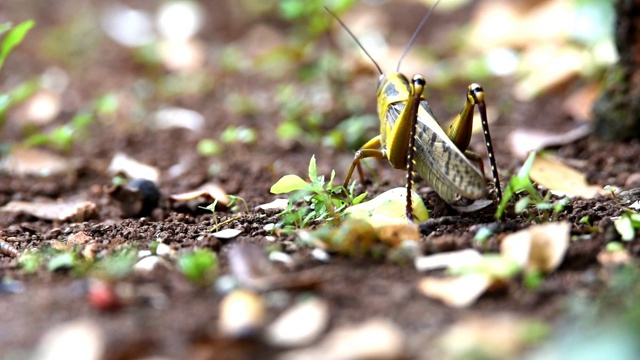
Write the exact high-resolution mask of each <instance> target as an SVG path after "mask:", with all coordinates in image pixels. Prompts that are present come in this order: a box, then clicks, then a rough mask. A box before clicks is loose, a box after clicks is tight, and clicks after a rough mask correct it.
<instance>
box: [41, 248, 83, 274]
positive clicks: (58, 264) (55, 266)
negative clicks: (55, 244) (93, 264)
mask: <svg viewBox="0 0 640 360" xmlns="http://www.w3.org/2000/svg"><path fill="white" fill-rule="evenodd" d="M75 263H76V255H75V254H74V253H72V252H65V253H62V254H58V255H56V256H54V257H52V258H51V260H49V264H48V265H47V269H49V271H56V270H59V269H63V268H72V267H73V265H75Z"/></svg>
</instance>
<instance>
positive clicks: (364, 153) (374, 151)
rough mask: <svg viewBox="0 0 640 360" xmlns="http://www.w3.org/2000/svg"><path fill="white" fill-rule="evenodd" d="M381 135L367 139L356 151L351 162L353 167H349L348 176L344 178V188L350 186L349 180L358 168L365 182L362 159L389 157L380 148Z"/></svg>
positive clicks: (362, 180) (361, 178)
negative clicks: (361, 164)
mask: <svg viewBox="0 0 640 360" xmlns="http://www.w3.org/2000/svg"><path fill="white" fill-rule="evenodd" d="M380 146H381V142H380V135H378V136H376V137H374V138H372V139H371V140H369V141H367V142H366V143H365V144H364V145H362V147H361V148H360V150H358V151H356V154H355V156H354V157H353V162H351V167H350V168H349V172H348V173H347V177H346V178H345V179H344V184H343V186H344V188H345V189H347V188H348V187H349V181H350V180H351V176H352V175H353V171H354V170H355V169H356V167H357V168H358V175H359V176H360V181H361V182H362V183H363V184H364V173H363V172H362V166H360V160H362V159H366V158H377V159H384V158H386V157H387V155H386V153H385V151H384V150H382V149H380Z"/></svg>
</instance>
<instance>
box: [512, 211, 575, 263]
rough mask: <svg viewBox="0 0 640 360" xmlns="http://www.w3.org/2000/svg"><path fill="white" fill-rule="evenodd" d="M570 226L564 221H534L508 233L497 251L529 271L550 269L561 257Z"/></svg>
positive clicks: (564, 250) (566, 243)
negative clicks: (537, 223) (544, 222)
mask: <svg viewBox="0 0 640 360" xmlns="http://www.w3.org/2000/svg"><path fill="white" fill-rule="evenodd" d="M570 230H571V225H570V224H569V223H568V222H565V221H563V222H554V223H547V224H542V225H533V226H531V227H529V228H527V229H524V230H520V231H518V232H515V233H513V234H509V235H507V236H506V237H505V238H504V239H503V240H502V243H501V244H500V252H501V254H502V256H504V257H505V258H508V259H511V260H513V261H515V262H516V263H518V265H520V267H522V268H524V269H525V270H526V271H528V272H534V271H535V272H543V273H549V272H551V271H553V270H555V269H556V268H557V267H558V266H560V264H561V263H562V260H564V256H565V253H566V251H567V248H568V247H569V235H570V233H569V231H570Z"/></svg>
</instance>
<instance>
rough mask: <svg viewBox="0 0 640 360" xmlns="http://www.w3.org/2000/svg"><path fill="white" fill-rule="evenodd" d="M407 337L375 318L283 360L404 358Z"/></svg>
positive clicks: (338, 329) (398, 329)
mask: <svg viewBox="0 0 640 360" xmlns="http://www.w3.org/2000/svg"><path fill="white" fill-rule="evenodd" d="M404 339H405V334H404V333H403V331H402V329H400V328H399V327H398V326H397V325H396V324H394V323H393V322H391V321H390V320H386V319H372V320H369V321H367V322H365V323H362V324H359V325H351V326H343V327H341V328H337V329H335V330H333V331H331V332H330V333H329V334H328V335H327V336H326V337H325V338H324V339H323V340H322V342H320V343H319V344H318V345H316V346H313V347H309V348H306V349H301V350H295V351H290V352H288V353H284V354H283V355H282V356H280V357H279V359H280V360H324V359H332V360H347V359H401V358H403V355H404Z"/></svg>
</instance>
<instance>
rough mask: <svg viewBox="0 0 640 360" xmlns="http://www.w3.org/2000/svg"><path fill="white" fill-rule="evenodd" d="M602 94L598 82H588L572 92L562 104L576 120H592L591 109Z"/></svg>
mask: <svg viewBox="0 0 640 360" xmlns="http://www.w3.org/2000/svg"><path fill="white" fill-rule="evenodd" d="M599 95H600V86H599V85H598V84H588V85H585V86H583V87H581V88H580V89H578V90H576V91H575V92H574V93H572V94H571V95H570V96H569V97H568V98H567V99H566V100H565V101H564V103H563V104H562V108H563V109H564V111H565V112H567V113H568V114H569V115H571V117H573V118H574V119H576V120H582V121H584V120H591V116H592V113H591V109H592V108H593V104H594V103H595V101H596V99H597V98H598V96H599Z"/></svg>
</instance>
